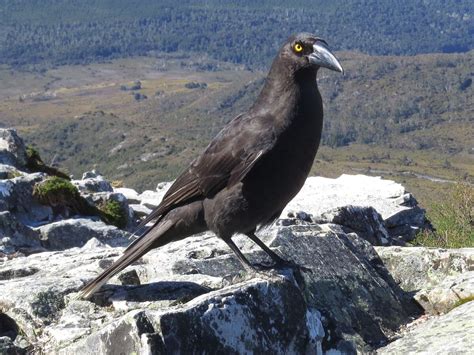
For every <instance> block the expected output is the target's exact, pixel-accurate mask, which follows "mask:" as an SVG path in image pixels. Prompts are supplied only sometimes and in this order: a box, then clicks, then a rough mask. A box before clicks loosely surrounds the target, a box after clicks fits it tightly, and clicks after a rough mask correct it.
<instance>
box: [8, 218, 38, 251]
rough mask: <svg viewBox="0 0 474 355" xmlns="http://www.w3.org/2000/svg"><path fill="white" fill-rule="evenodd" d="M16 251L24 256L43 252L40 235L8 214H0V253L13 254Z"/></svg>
mask: <svg viewBox="0 0 474 355" xmlns="http://www.w3.org/2000/svg"><path fill="white" fill-rule="evenodd" d="M16 251H20V252H22V253H24V254H31V253H34V252H38V251H44V248H43V247H42V246H41V242H40V235H39V233H38V232H37V231H35V230H33V229H31V228H30V227H27V226H25V225H24V224H23V223H21V222H19V221H18V220H17V219H16V218H15V216H13V215H12V214H11V213H10V212H8V211H3V212H0V253H3V254H13V253H15V252H16Z"/></svg>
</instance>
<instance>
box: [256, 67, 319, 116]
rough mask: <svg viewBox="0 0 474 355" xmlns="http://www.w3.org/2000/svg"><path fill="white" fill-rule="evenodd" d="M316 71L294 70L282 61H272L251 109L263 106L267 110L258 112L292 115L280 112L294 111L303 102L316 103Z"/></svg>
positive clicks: (310, 69) (312, 69)
mask: <svg viewBox="0 0 474 355" xmlns="http://www.w3.org/2000/svg"><path fill="white" fill-rule="evenodd" d="M316 73H317V70H315V69H314V68H306V69H300V70H299V71H297V72H295V71H294V70H293V68H292V67H291V66H287V65H284V63H273V65H272V68H271V69H270V72H269V74H268V76H267V79H266V81H265V85H264V86H263V88H262V91H261V92H260V95H259V96H258V98H257V100H256V102H255V104H254V105H253V107H252V109H251V110H258V109H259V108H262V107H264V108H265V110H267V112H260V114H270V115H273V116H274V117H293V115H291V114H289V115H285V114H282V113H284V112H286V111H287V110H290V111H291V110H293V111H294V110H295V109H297V108H298V107H302V106H303V105H305V104H306V105H313V104H317V103H318V101H319V100H320V97H319V92H318V89H317V84H316ZM287 123H288V122H286V123H285V124H287ZM282 124H283V122H282Z"/></svg>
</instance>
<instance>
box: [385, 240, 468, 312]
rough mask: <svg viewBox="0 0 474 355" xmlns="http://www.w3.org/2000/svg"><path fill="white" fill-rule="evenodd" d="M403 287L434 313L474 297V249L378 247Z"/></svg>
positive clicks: (390, 270) (446, 309) (387, 265)
mask: <svg viewBox="0 0 474 355" xmlns="http://www.w3.org/2000/svg"><path fill="white" fill-rule="evenodd" d="M376 250H377V253H378V254H379V256H380V258H381V259H382V260H383V262H384V264H385V266H386V267H387V269H388V271H389V272H390V274H391V275H392V276H393V278H394V279H395V281H396V282H397V283H398V284H399V285H400V287H401V288H402V289H403V290H404V291H406V292H409V293H412V294H413V297H414V299H415V300H417V301H418V303H419V304H420V305H421V306H422V307H423V309H424V310H425V312H427V313H430V314H442V313H446V312H448V311H449V310H451V309H452V308H453V307H454V306H455V305H456V304H458V303H459V302H463V301H465V300H468V299H471V298H472V297H474V248H466V249H433V248H424V247H411V248H401V247H387V248H380V247H377V248H376Z"/></svg>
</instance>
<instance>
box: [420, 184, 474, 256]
mask: <svg viewBox="0 0 474 355" xmlns="http://www.w3.org/2000/svg"><path fill="white" fill-rule="evenodd" d="M428 218H429V219H430V220H431V222H432V223H433V226H434V227H435V231H434V232H423V233H420V234H419V235H418V236H417V238H416V239H415V244H417V245H422V246H427V247H438V248H466V247H474V188H473V187H472V186H471V185H469V184H466V183H458V184H456V185H455V186H454V187H453V188H452V191H451V193H450V194H449V195H448V197H447V198H446V200H445V201H444V202H442V203H437V204H434V205H433V206H432V208H431V211H430V213H429V214H428Z"/></svg>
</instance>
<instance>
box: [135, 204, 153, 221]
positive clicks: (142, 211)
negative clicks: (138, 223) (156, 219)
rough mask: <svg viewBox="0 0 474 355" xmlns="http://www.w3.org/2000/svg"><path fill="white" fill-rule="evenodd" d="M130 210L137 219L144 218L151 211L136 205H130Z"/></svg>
mask: <svg viewBox="0 0 474 355" xmlns="http://www.w3.org/2000/svg"><path fill="white" fill-rule="evenodd" d="M130 208H131V210H132V211H133V213H134V214H135V216H136V217H138V218H141V217H145V216H147V215H149V214H150V213H151V211H152V209H150V208H148V207H146V206H144V205H137V204H133V205H130Z"/></svg>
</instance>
